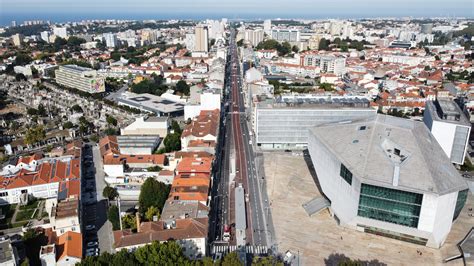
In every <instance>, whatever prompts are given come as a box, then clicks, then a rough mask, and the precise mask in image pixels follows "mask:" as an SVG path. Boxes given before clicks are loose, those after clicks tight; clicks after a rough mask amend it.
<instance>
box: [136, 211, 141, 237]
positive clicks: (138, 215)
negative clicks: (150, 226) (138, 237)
mask: <svg viewBox="0 0 474 266" xmlns="http://www.w3.org/2000/svg"><path fill="white" fill-rule="evenodd" d="M135 217H136V218H137V233H140V213H138V212H137V214H136V216H135Z"/></svg>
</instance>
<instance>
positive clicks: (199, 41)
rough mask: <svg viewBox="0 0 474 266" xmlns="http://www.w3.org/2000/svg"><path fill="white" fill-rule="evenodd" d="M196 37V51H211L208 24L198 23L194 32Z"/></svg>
mask: <svg viewBox="0 0 474 266" xmlns="http://www.w3.org/2000/svg"><path fill="white" fill-rule="evenodd" d="M194 38H195V42H196V43H195V45H194V51H195V52H208V51H209V40H208V39H209V37H208V29H207V27H206V26H203V25H197V26H196V28H195V33H194Z"/></svg>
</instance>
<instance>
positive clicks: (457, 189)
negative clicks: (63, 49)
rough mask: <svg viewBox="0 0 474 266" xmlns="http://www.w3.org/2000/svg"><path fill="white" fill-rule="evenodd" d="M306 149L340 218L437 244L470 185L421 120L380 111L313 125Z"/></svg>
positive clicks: (370, 229) (377, 231) (370, 230)
mask: <svg viewBox="0 0 474 266" xmlns="http://www.w3.org/2000/svg"><path fill="white" fill-rule="evenodd" d="M308 150H309V153H310V155H311V160H312V162H313V165H314V168H315V170H316V175H317V178H318V181H319V184H320V187H321V189H322V193H323V194H324V196H325V197H326V198H327V199H328V200H329V202H330V203H329V204H330V206H329V208H330V211H331V214H332V215H333V216H334V217H335V218H336V220H337V221H338V222H339V223H340V225H342V226H344V227H349V228H353V229H357V230H360V231H364V232H367V233H373V234H377V235H382V236H386V237H390V238H395V239H398V240H403V241H407V242H411V243H415V244H420V245H426V246H429V247H434V248H439V247H441V246H442V245H443V243H444V241H445V240H446V237H447V235H448V233H449V231H450V230H451V225H452V223H453V221H454V220H455V219H456V218H457V217H458V215H459V213H460V212H461V209H462V208H463V206H464V204H465V202H466V199H467V193H468V186H467V184H466V182H465V181H464V179H463V178H462V177H461V176H460V175H459V173H458V171H457V170H456V169H455V168H454V167H453V165H452V164H451V162H450V160H449V158H448V157H447V156H446V155H445V154H444V152H443V150H442V148H441V146H440V145H439V144H438V143H437V142H436V141H435V138H434V136H433V135H432V134H431V133H430V132H429V131H428V129H427V128H426V127H425V125H424V124H423V123H421V122H416V121H412V120H408V119H402V118H396V117H392V116H385V115H377V116H375V117H372V118H368V119H361V120H353V121H349V122H345V123H344V122H343V123H332V124H326V125H321V126H318V127H314V128H312V129H311V130H310V134H309V145H308Z"/></svg>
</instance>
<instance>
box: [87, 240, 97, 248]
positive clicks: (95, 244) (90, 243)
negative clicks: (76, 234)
mask: <svg viewBox="0 0 474 266" xmlns="http://www.w3.org/2000/svg"><path fill="white" fill-rule="evenodd" d="M98 245H99V243H97V242H96V241H94V242H89V243H87V246H88V247H96V246H98Z"/></svg>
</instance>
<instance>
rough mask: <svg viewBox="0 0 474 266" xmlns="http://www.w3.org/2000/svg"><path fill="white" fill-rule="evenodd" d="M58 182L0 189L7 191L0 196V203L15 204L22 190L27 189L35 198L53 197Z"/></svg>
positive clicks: (18, 200) (55, 195)
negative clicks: (5, 194) (4, 194)
mask: <svg viewBox="0 0 474 266" xmlns="http://www.w3.org/2000/svg"><path fill="white" fill-rule="evenodd" d="M58 188H59V183H58V182H54V183H48V184H42V185H36V186H29V187H20V188H13V189H5V190H0V192H7V193H8V195H7V196H4V197H0V205H2V204H7V203H8V204H15V203H19V202H20V195H21V191H22V190H27V193H28V194H30V195H33V196H34V197H36V198H42V199H47V198H53V197H54V198H55V197H57V195H58Z"/></svg>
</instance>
